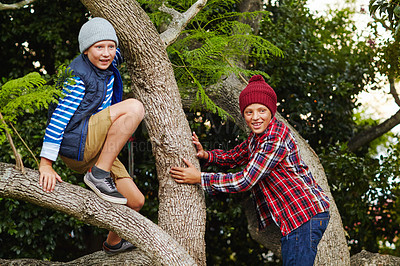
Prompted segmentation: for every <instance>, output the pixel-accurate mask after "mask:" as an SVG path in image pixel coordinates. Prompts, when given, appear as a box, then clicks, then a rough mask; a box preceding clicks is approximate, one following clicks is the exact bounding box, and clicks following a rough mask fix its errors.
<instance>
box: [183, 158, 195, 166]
mask: <svg viewBox="0 0 400 266" xmlns="http://www.w3.org/2000/svg"><path fill="white" fill-rule="evenodd" d="M183 161H184V162H185V164H186V165H187V166H189V167H194V165H193V164H192V163H191V162H190V161H189V160H186V159H185V158H183Z"/></svg>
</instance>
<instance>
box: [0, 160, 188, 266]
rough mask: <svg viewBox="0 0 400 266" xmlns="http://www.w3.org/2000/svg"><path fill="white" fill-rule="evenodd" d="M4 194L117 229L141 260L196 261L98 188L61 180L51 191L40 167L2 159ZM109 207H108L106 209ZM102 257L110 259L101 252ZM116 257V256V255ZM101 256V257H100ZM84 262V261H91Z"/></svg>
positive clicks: (1, 188) (0, 194)
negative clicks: (15, 164) (42, 181)
mask: <svg viewBox="0 0 400 266" xmlns="http://www.w3.org/2000/svg"><path fill="white" fill-rule="evenodd" d="M0 197H2V198H14V199H18V200H24V201H27V202H30V203H33V204H36V205H38V206H41V207H44V208H49V209H53V210H56V211H61V212H64V213H66V214H68V215H70V216H73V217H75V218H77V219H79V220H81V221H83V222H85V223H88V224H91V225H94V226H97V227H100V228H105V229H108V230H111V231H113V232H116V233H117V234H118V235H120V236H121V237H123V238H125V239H127V240H128V241H130V242H131V243H132V244H134V245H135V246H137V247H138V250H136V251H135V252H136V253H142V254H141V255H140V257H141V258H142V259H143V261H137V262H138V263H139V264H142V265H144V264H146V261H151V263H150V264H151V265H194V264H195V261H194V260H193V259H192V258H191V257H190V256H189V254H188V253H187V252H186V251H185V249H184V248H183V247H182V246H181V245H180V244H179V243H178V242H177V241H175V240H174V239H173V238H172V237H171V236H170V235H168V234H167V233H165V232H164V231H163V230H162V229H161V228H159V227H158V226H157V225H156V224H154V223H153V222H152V221H150V220H148V219H147V218H146V217H144V216H142V215H140V214H139V213H138V212H136V211H134V210H132V209H130V208H129V207H127V206H125V205H118V204H113V203H110V202H107V201H104V200H101V199H100V198H99V197H98V196H96V194H94V192H92V191H90V190H88V189H84V188H82V187H80V186H76V185H72V184H69V183H67V182H63V183H58V184H57V186H56V187H55V189H54V191H53V192H51V193H47V192H44V191H43V190H42V188H41V187H40V186H39V173H38V171H34V170H30V169H27V173H26V175H23V174H22V173H21V172H19V171H17V170H15V169H13V167H12V165H10V164H5V163H0ZM105 210H107V211H105ZM101 253H102V255H101V256H100V257H102V258H100V259H101V260H103V259H104V260H106V259H105V258H106V256H105V254H104V252H101ZM113 258H114V259H116V257H113ZM97 259H99V258H97ZM84 261H85V263H83V262H82V264H81V265H88V264H87V263H86V262H87V260H84Z"/></svg>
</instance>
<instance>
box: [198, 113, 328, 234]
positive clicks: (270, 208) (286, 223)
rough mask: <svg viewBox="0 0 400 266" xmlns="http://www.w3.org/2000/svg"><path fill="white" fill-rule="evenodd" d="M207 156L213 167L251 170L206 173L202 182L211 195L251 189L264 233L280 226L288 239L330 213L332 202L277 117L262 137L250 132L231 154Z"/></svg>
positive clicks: (222, 152)
mask: <svg viewBox="0 0 400 266" xmlns="http://www.w3.org/2000/svg"><path fill="white" fill-rule="evenodd" d="M208 155H209V159H208V163H210V164H215V165H220V166H228V167H231V168H234V167H237V166H242V165H246V167H245V168H244V170H243V171H241V172H237V173H227V174H225V173H204V172H203V173H201V177H202V178H201V183H202V186H203V188H204V189H205V190H206V191H207V192H208V193H210V194H216V193H217V192H226V193H236V192H242V191H248V190H251V193H252V195H253V200H254V202H255V205H256V211H257V214H258V215H257V217H258V222H259V227H260V229H263V228H265V227H267V226H268V225H269V224H271V222H272V221H275V223H276V224H277V225H278V226H279V228H280V230H281V232H282V235H283V236H286V235H287V234H289V233H290V232H291V231H293V230H294V229H296V228H298V227H299V226H300V225H302V224H303V223H305V222H307V221H308V220H310V219H311V218H312V217H313V216H314V215H316V214H318V213H321V212H325V211H327V210H328V209H329V199H328V197H327V196H326V195H325V193H324V192H323V190H322V189H321V187H320V186H319V185H318V184H317V183H316V182H315V179H314V178H313V176H312V175H311V172H310V171H309V169H308V166H307V165H306V164H305V163H304V162H303V160H302V159H301V158H300V154H299V149H298V147H297V144H296V141H295V139H294V136H293V135H292V133H291V132H290V130H289V128H288V127H287V126H286V125H285V124H284V123H282V122H281V121H279V120H277V119H276V118H273V119H272V120H271V122H270V124H269V125H268V127H267V129H266V130H265V132H264V133H263V134H259V135H257V134H254V133H251V134H250V136H249V137H248V139H247V140H246V141H244V142H243V143H241V144H239V145H238V146H236V147H235V148H233V149H232V150H230V151H223V150H212V151H208Z"/></svg>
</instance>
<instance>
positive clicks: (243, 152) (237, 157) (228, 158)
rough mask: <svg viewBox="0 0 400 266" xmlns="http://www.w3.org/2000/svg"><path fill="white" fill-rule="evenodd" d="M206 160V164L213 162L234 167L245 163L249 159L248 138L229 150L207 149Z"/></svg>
mask: <svg viewBox="0 0 400 266" xmlns="http://www.w3.org/2000/svg"><path fill="white" fill-rule="evenodd" d="M207 154H208V160H207V164H214V165H218V166H227V167H229V168H234V167H237V166H242V165H244V164H246V163H247V162H248V160H249V158H248V157H249V152H248V140H246V141H244V142H242V143H241V144H239V145H237V146H236V147H234V148H233V149H231V150H229V151H224V150H218V149H216V150H212V151H207Z"/></svg>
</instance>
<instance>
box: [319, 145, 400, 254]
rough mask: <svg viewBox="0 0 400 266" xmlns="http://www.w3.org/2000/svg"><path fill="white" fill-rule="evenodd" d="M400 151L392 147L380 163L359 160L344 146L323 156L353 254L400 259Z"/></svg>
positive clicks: (394, 146)
mask: <svg viewBox="0 0 400 266" xmlns="http://www.w3.org/2000/svg"><path fill="white" fill-rule="evenodd" d="M399 147H400V145H399V144H396V145H393V146H392V147H390V149H389V150H388V155H386V156H383V155H382V156H380V158H379V159H375V158H369V157H357V156H355V155H354V154H350V153H348V152H346V147H345V146H344V147H341V148H335V147H331V148H328V149H326V150H325V151H324V153H323V154H322V155H321V156H320V158H321V160H322V161H323V162H324V168H325V171H326V174H327V177H328V181H329V185H330V188H331V191H332V194H333V196H334V198H335V201H336V204H337V206H338V208H339V210H340V214H341V217H342V221H343V224H344V227H345V230H346V232H347V234H348V235H347V237H348V241H349V246H350V247H351V250H350V251H351V254H356V253H358V252H360V251H361V250H363V249H366V250H368V251H370V252H381V251H383V250H384V251H385V252H387V253H391V254H393V255H396V256H399V255H400V252H399V249H398V247H399V245H400V241H399V239H398V236H399V233H400V223H399V222H400V215H399V213H398V210H399V207H398V206H399V202H400V194H399V188H400V187H399V176H400V170H399V169H400V168H399V159H400V157H399V155H400V154H399ZM333 158H334V160H333ZM389 247H391V248H389Z"/></svg>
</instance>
